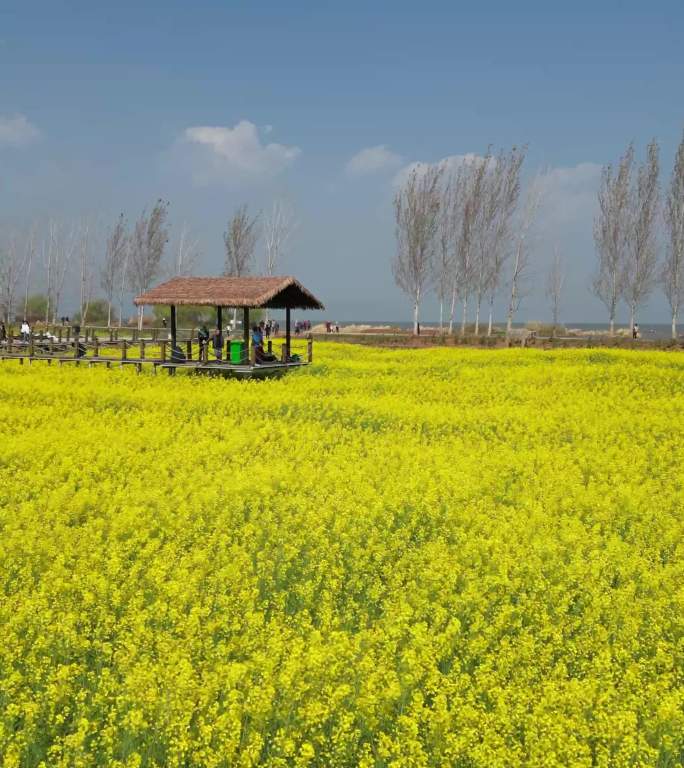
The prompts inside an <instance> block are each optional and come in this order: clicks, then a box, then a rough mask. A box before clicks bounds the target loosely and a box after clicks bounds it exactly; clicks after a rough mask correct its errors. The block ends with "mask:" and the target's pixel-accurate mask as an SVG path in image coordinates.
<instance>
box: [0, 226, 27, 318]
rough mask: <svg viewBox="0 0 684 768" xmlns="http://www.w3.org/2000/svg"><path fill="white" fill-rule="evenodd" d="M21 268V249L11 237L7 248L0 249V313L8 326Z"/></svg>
mask: <svg viewBox="0 0 684 768" xmlns="http://www.w3.org/2000/svg"><path fill="white" fill-rule="evenodd" d="M23 267H24V264H23V258H22V253H21V248H20V246H19V244H18V242H17V238H16V237H15V236H12V237H11V238H10V240H9V242H8V244H7V246H6V247H5V248H0V312H2V314H3V315H4V317H5V321H6V322H7V324H8V325H9V323H10V322H11V320H12V318H13V317H14V301H15V297H16V290H17V285H18V283H19V276H20V275H21V272H22V269H23Z"/></svg>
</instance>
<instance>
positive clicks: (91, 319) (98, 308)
mask: <svg viewBox="0 0 684 768" xmlns="http://www.w3.org/2000/svg"><path fill="white" fill-rule="evenodd" d="M115 315H116V310H115V309H114V308H112V324H115V322H116V317H115ZM108 316H109V304H108V302H107V299H93V300H92V301H91V302H90V304H89V305H88V314H87V315H86V324H87V325H107V318H108ZM73 320H74V321H75V322H78V323H80V322H81V313H80V312H76V313H75V314H74V315H73Z"/></svg>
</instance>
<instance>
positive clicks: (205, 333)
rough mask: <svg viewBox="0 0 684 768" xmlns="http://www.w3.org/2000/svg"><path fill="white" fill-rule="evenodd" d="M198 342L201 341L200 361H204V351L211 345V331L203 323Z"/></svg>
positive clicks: (198, 332)
mask: <svg viewBox="0 0 684 768" xmlns="http://www.w3.org/2000/svg"><path fill="white" fill-rule="evenodd" d="M197 341H199V356H200V360H202V359H203V355H204V350H205V348H206V346H207V344H208V343H209V329H208V328H207V324H206V323H203V324H202V326H201V328H200V329H199V331H197Z"/></svg>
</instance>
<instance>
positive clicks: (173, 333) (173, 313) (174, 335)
mask: <svg viewBox="0 0 684 768" xmlns="http://www.w3.org/2000/svg"><path fill="white" fill-rule="evenodd" d="M169 309H170V310H171V357H172V358H173V351H174V350H175V349H176V342H177V340H178V338H177V337H178V332H177V329H176V305H175V304H171V306H170V307H169Z"/></svg>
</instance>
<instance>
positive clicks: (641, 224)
mask: <svg viewBox="0 0 684 768" xmlns="http://www.w3.org/2000/svg"><path fill="white" fill-rule="evenodd" d="M658 155H659V147H658V143H657V142H656V141H655V139H654V140H653V141H651V143H650V144H649V145H648V149H647V157H646V162H644V163H642V164H641V165H640V166H639V168H638V170H637V174H636V183H635V188H634V190H633V192H632V194H631V195H630V217H631V221H630V233H629V240H628V244H627V258H626V259H625V262H624V265H623V270H624V272H623V275H622V295H623V296H624V299H625V301H626V302H627V306H628V307H629V327H630V328H634V324H635V322H636V313H637V310H638V308H639V307H640V306H641V305H642V304H643V302H644V301H646V299H647V298H648V295H649V294H650V293H651V291H652V290H653V287H654V285H655V283H656V280H657V270H658V252H657V243H656V222H657V219H658V206H659V198H660V193H659V187H658V177H659V173H660V165H659V162H658Z"/></svg>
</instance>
